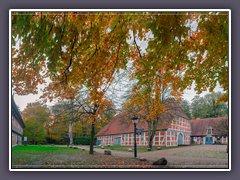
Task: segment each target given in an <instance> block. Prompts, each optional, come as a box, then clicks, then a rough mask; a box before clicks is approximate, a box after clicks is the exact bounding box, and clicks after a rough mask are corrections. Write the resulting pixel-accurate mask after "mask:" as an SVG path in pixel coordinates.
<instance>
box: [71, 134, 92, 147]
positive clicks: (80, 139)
mask: <svg viewBox="0 0 240 180" xmlns="http://www.w3.org/2000/svg"><path fill="white" fill-rule="evenodd" d="M94 142H95V141H94ZM73 143H74V144H81V145H90V137H89V136H81V137H77V138H73Z"/></svg>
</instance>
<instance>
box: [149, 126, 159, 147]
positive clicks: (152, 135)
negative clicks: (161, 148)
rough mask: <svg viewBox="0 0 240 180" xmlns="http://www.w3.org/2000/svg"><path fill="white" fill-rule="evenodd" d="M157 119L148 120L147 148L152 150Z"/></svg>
mask: <svg viewBox="0 0 240 180" xmlns="http://www.w3.org/2000/svg"><path fill="white" fill-rule="evenodd" d="M156 128H157V121H148V150H149V151H151V150H152V146H153V139H154V137H155V133H156Z"/></svg>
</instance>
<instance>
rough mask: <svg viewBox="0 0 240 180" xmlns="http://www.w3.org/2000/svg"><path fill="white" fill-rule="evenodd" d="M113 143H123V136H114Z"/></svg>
mask: <svg viewBox="0 0 240 180" xmlns="http://www.w3.org/2000/svg"><path fill="white" fill-rule="evenodd" d="M113 144H114V145H121V137H117V138H114V141H113Z"/></svg>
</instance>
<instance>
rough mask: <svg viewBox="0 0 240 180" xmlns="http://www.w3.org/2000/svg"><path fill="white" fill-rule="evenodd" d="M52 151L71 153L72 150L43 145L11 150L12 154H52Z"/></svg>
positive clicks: (17, 147)
mask: <svg viewBox="0 0 240 180" xmlns="http://www.w3.org/2000/svg"><path fill="white" fill-rule="evenodd" d="M53 151H55V152H56V151H59V152H63V151H73V148H69V147H57V146H45V145H42V146H41V145H27V146H15V147H13V148H12V152H13V153H15V152H16V153H18V152H31V153H32V152H53Z"/></svg>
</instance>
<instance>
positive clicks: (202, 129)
mask: <svg viewBox="0 0 240 180" xmlns="http://www.w3.org/2000/svg"><path fill="white" fill-rule="evenodd" d="M223 121H228V118H227V117H216V118H205V119H194V120H190V124H191V129H192V133H191V143H192V144H215V143H219V144H227V143H228V137H227V133H222V132H220V131H219V129H220V128H221V127H220V128H219V127H218V126H219V125H220V123H221V122H223Z"/></svg>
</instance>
